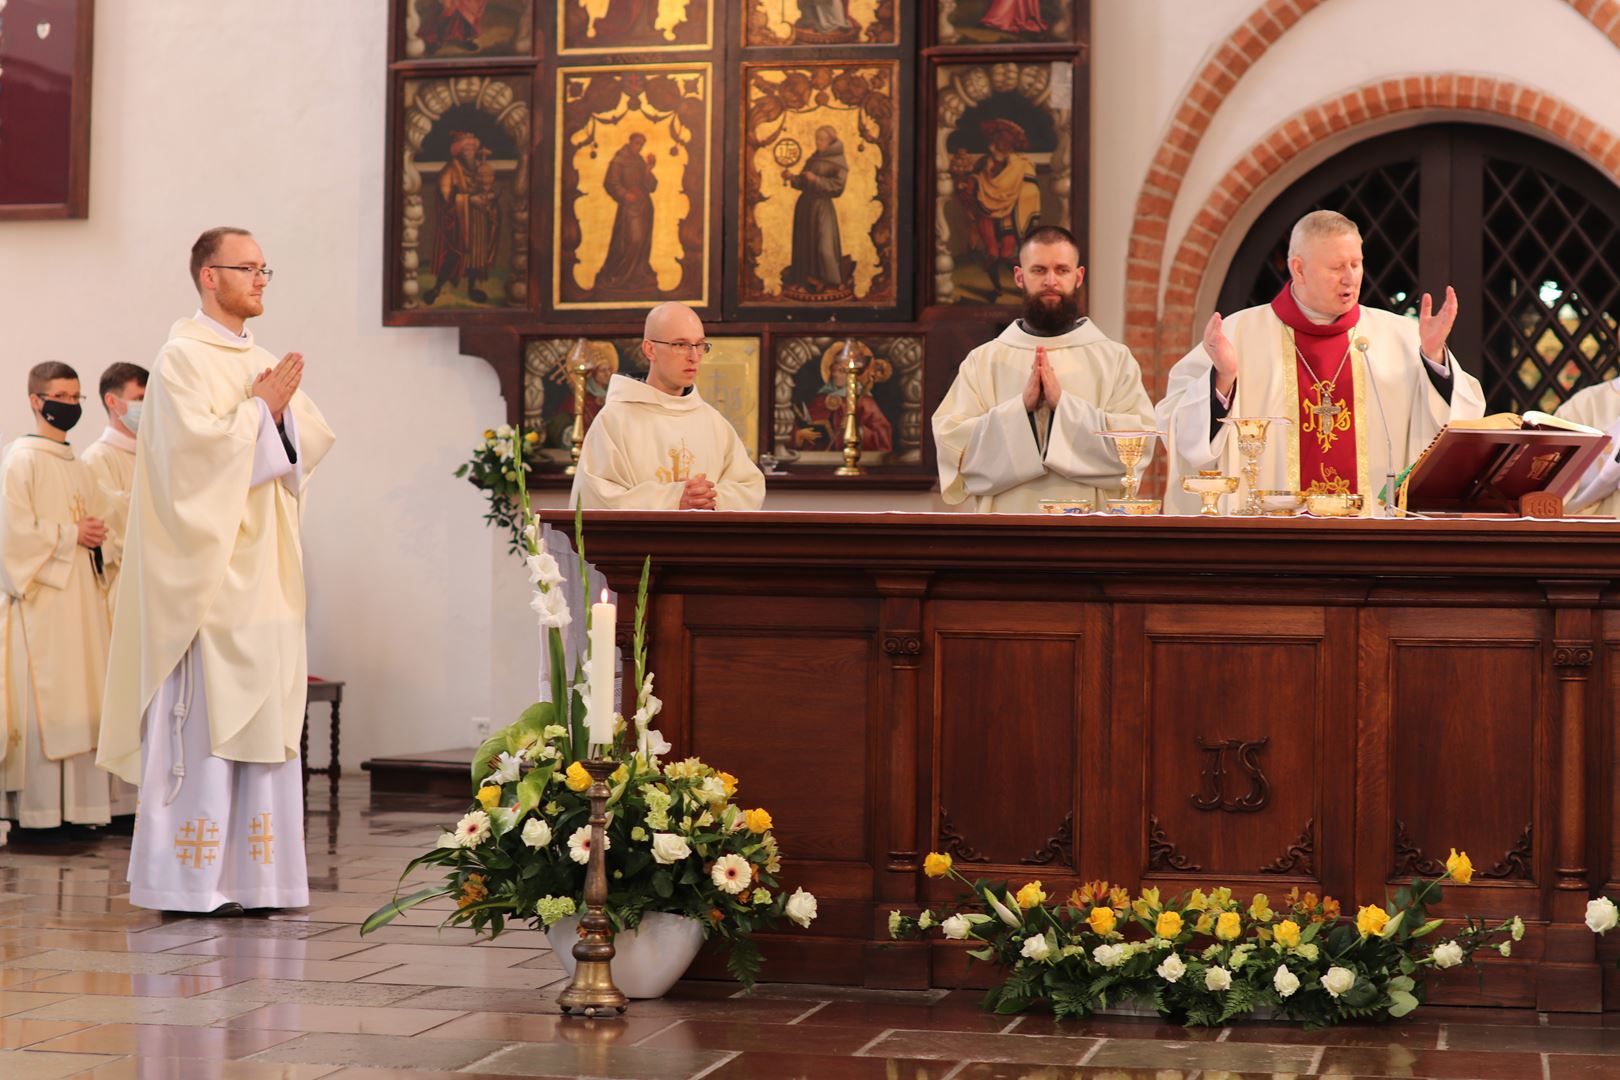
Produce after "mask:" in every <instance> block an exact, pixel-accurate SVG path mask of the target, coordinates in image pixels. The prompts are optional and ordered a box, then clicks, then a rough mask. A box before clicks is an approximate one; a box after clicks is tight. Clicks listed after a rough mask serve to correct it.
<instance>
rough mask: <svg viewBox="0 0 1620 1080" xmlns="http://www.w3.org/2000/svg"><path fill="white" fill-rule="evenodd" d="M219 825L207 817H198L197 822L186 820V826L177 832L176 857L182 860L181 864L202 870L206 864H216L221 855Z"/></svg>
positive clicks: (175, 842) (175, 841)
mask: <svg viewBox="0 0 1620 1080" xmlns="http://www.w3.org/2000/svg"><path fill="white" fill-rule="evenodd" d="M218 837H219V826H217V825H215V824H214V823H213V822H212V821H209V820H208V819H207V818H198V819H197V820H196V822H195V823H193V822H190V821H188V822H186V824H185V827H184V828H182V829H181V830H180V831H179V832H178V833H176V834H175V838H174V849H175V858H177V859H179V860H180V865H181V866H189V867H190V868H191V869H193V870H201V869H202V868H203V867H204V866H205V865H207V866H212V865H214V860H215V859H216V858H218V857H219V839H218Z"/></svg>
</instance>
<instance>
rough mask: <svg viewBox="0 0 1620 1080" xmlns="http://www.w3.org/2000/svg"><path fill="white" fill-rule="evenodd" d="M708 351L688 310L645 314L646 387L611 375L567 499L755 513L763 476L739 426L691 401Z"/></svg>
mask: <svg viewBox="0 0 1620 1080" xmlns="http://www.w3.org/2000/svg"><path fill="white" fill-rule="evenodd" d="M709 349H710V345H709V342H708V340H707V339H706V338H705V337H704V336H703V321H702V320H701V319H699V318H698V317H697V313H696V312H694V311H693V310H692V309H691V308H689V307H687V306H686V305H685V304H680V303H674V302H670V303H665V304H659V305H658V306H657V307H655V308H653V309H652V311H650V312H648V313H647V322H646V327H645V329H644V336H643V339H642V342H641V351H642V355H644V356H645V357H646V358H647V381H646V382H642V381H641V380H639V379H632V378H627V377H626V376H623V375H615V376H613V378H612V379H610V380H609V381H608V390H607V402H606V403H605V404H604V405H603V406H602V410H601V411H600V412H598V413H597V414H596V418H595V419H594V420H592V421H591V426H590V430H588V431H587V432H586V433H585V445H584V446H583V447H581V448H580V454H579V467H578V469H577V470H576V472H575V475H574V489H573V493H572V494H571V495H570V496H569V502H570V503H574V504H578V505H582V506H583V507H584V508H585V509H587V510H591V509H604V510H758V509H759V508H760V505H761V504H762V503H763V502H764V501H765V476H764V474H763V473H761V472H760V471H759V466H757V465H755V464H754V463H753V461H751V460H750V459H749V457H748V449H747V447H745V446H744V445H743V442H742V439H740V438H739V437H738V436H737V432H736V429H735V428H733V427H732V426H731V423H730V422H729V421H728V420H727V419H726V418H725V417H724V416H721V415H720V413H719V411H717V410H716V409H715V408H714V406H712V405H710V404H709V403H708V402H706V401H704V400H703V398H702V397H700V396H699V395H698V391H697V385H696V383H697V375H698V368H699V366H700V365H701V364H702V363H703V358H704V357H705V356H707V355H708V354H709Z"/></svg>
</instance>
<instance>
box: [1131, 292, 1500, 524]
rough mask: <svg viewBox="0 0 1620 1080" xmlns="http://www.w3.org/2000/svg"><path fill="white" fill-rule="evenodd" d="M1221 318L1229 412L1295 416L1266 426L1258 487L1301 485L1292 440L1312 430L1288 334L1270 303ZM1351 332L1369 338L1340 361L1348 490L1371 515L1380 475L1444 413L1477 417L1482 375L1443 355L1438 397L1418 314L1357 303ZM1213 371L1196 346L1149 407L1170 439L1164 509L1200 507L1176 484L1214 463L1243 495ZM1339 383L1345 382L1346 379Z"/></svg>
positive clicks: (1408, 457)
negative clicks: (1350, 465) (1234, 358)
mask: <svg viewBox="0 0 1620 1080" xmlns="http://www.w3.org/2000/svg"><path fill="white" fill-rule="evenodd" d="M1222 324H1223V330H1224V333H1225V334H1226V336H1227V338H1228V339H1229V340H1230V341H1231V342H1232V346H1233V348H1234V349H1236V350H1237V355H1238V379H1237V386H1236V388H1235V390H1234V391H1233V397H1232V400H1231V402H1230V407H1229V408H1228V410H1227V411H1226V415H1227V416H1230V417H1234V418H1235V417H1261V416H1280V417H1287V418H1289V419H1291V420H1293V421H1294V423H1293V424H1289V425H1279V424H1273V425H1272V426H1271V429H1270V430H1269V431H1268V432H1267V437H1266V449H1265V452H1264V453H1263V454H1262V455H1261V456H1260V487H1261V488H1262V489H1270V490H1286V491H1298V490H1300V489H1301V487H1302V486H1304V485H1302V484H1301V482H1300V463H1299V458H1300V451H1299V440H1300V438H1301V437H1305V438H1310V437H1312V436H1311V434H1310V433H1309V432H1306V433H1302V432H1300V430H1299V427H1300V424H1299V422H1298V418H1299V415H1300V408H1301V407H1300V401H1301V398H1300V386H1299V372H1298V364H1297V359H1296V353H1295V351H1294V349H1295V346H1294V340H1293V337H1292V333H1291V331H1290V330H1289V329H1288V327H1286V326H1284V325H1283V322H1282V320H1281V319H1279V318H1278V317H1277V314H1276V312H1275V311H1273V310H1272V308H1271V305H1269V304H1261V305H1258V306H1256V307H1251V308H1244V309H1243V310H1242V311H1238V312H1234V313H1233V314H1231V315H1229V316H1227V317H1226V318H1225V319H1223V320H1222ZM1350 339H1351V341H1352V342H1354V341H1357V340H1361V339H1365V340H1366V342H1367V349H1366V351H1365V352H1363V351H1362V350H1361V349H1359V348H1352V349H1351V350H1350V355H1349V360H1348V362H1347V364H1346V366H1347V367H1348V369H1349V375H1350V380H1351V382H1352V388H1351V392H1352V393H1353V394H1354V398H1353V408H1352V410H1351V411H1352V415H1353V416H1354V417H1355V422H1356V423H1355V446H1356V459H1357V460H1356V478H1355V479H1356V484H1355V487H1354V490H1356V491H1359V492H1361V493H1362V494H1363V495H1364V496H1365V505H1364V509H1363V513H1364V514H1371V513H1372V512H1373V508H1374V507H1375V506H1376V505H1377V495H1378V492H1379V490H1380V489H1381V488H1382V487H1383V485H1384V479H1385V476H1386V475H1387V473H1388V472H1389V471H1390V470H1391V469H1393V470H1395V471H1396V472H1399V471H1400V470H1402V469H1405V468H1406V467H1407V466H1409V465H1411V464H1412V462H1414V461H1416V460H1417V457H1418V455H1419V454H1421V453H1422V452H1423V450H1424V448H1425V447H1427V446H1428V445H1429V442H1430V441H1431V440H1432V439H1433V438H1434V437H1435V436H1436V435H1437V434H1439V432H1440V429H1441V428H1442V427H1444V426H1445V425H1446V424H1447V423H1449V422H1450V421H1451V420H1453V419H1457V420H1473V419H1477V418H1479V417H1481V416H1483V415H1484V414H1485V394H1484V391H1483V390H1482V389H1481V387H1480V385H1479V380H1478V379H1476V378H1474V377H1473V376H1472V375H1470V374H1468V373H1467V372H1466V371H1463V370H1462V369H1461V368H1460V367H1459V366H1458V365H1457V362H1456V360H1455V358H1452V357H1451V356H1450V353H1449V352H1448V353H1447V358H1448V363H1449V365H1450V370H1451V373H1452V376H1451V377H1452V388H1451V401H1450V402H1449V403H1447V401H1446V400H1445V398H1443V397H1441V395H1440V392H1439V391H1438V390H1436V389H1435V388H1434V386H1433V384H1432V383H1431V382H1430V381H1429V376H1428V375H1427V374H1426V373H1425V371H1424V361H1423V359H1422V356H1421V354H1420V353H1419V350H1418V324H1417V320H1416V319H1410V318H1407V317H1405V316H1402V315H1396V314H1394V313H1393V312H1389V311H1382V310H1380V309H1378V308H1370V307H1362V308H1361V317H1360V320H1359V321H1358V322H1357V323H1356V325H1355V327H1354V329H1353V330H1351V331H1350ZM1212 371H1213V365H1212V363H1211V362H1210V359H1209V354H1208V353H1206V352H1205V351H1204V346H1203V344H1202V343H1200V344H1199V345H1197V346H1196V347H1195V348H1194V349H1193V350H1192V351H1191V352H1190V353H1188V354H1187V355H1186V356H1184V357H1182V358H1181V359H1180V360H1178V361H1177V362H1176V365H1175V366H1174V367H1173V368H1171V369H1170V386H1169V391H1168V393H1167V395H1166V396H1165V398H1164V400H1163V401H1161V402H1159V405H1158V408H1157V410H1156V413H1157V417H1158V424H1159V430H1161V431H1163V432H1165V433H1166V441H1167V442H1168V443H1169V458H1170V475H1169V481H1168V485H1167V488H1166V491H1165V499H1164V506H1165V512H1166V513H1171V514H1195V513H1197V512H1198V508H1199V505H1200V501H1199V498H1198V496H1197V495H1189V494H1188V493H1186V492H1185V491H1183V490H1182V487H1181V481H1182V479H1183V478H1185V477H1188V476H1196V475H1197V474H1198V472H1199V470H1201V469H1219V470H1220V471H1221V472H1222V473H1224V474H1226V475H1228V476H1236V477H1239V478H1240V482H1239V488H1238V493H1237V495H1236V496H1235V498H1237V499H1239V500H1241V499H1243V498H1245V497H1246V496H1247V492H1248V488H1247V486H1246V485H1244V484H1243V483H1242V481H1241V477H1242V475H1243V471H1242V463H1243V457H1242V455H1241V454H1240V453H1239V452H1238V444H1237V438H1236V436H1235V435H1233V434H1232V432H1231V431H1230V430H1229V429H1230V428H1231V426H1232V425H1230V424H1217V423H1214V422H1213V421H1212V419H1211V417H1212V411H1211V397H1212V396H1213V394H1214V387H1213V385H1212V382H1213V380H1212V378H1211V372H1212ZM1323 375H1324V377H1327V376H1326V373H1323ZM1369 375H1370V376H1371V378H1370V379H1369ZM1339 381H1340V382H1341V383H1343V382H1344V379H1343V378H1341V379H1340V380H1339ZM1392 454H1393V459H1392V457H1391V455H1392Z"/></svg>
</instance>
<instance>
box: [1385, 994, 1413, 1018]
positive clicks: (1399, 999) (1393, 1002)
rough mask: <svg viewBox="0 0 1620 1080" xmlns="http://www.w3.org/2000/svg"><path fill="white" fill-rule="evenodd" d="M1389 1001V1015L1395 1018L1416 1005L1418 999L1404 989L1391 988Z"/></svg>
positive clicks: (1403, 1014)
mask: <svg viewBox="0 0 1620 1080" xmlns="http://www.w3.org/2000/svg"><path fill="white" fill-rule="evenodd" d="M1389 1001H1390V1005H1389V1015H1390V1016H1392V1017H1395V1018H1397V1019H1398V1018H1400V1017H1402V1016H1405V1015H1406V1014H1407V1013H1409V1012H1411V1011H1412V1010H1413V1009H1415V1008H1417V1007H1418V999H1417V998H1415V997H1413V996H1412V994H1411V993H1410V992H1408V991H1406V990H1391V991H1390V992H1389Z"/></svg>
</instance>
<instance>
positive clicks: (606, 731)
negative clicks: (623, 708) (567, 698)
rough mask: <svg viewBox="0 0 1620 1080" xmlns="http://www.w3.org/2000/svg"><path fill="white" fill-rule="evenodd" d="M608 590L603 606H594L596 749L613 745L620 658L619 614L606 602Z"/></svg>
mask: <svg viewBox="0 0 1620 1080" xmlns="http://www.w3.org/2000/svg"><path fill="white" fill-rule="evenodd" d="M607 596H608V593H607V590H606V589H603V590H602V600H601V602H600V603H596V604H592V605H591V684H590V698H589V703H590V708H589V710H588V711H587V712H586V716H587V717H589V719H590V740H591V742H592V743H593V744H594V745H596V746H606V745H607V744H608V743H611V742H612V741H613V712H614V710H613V682H614V675H615V674H616V672H615V671H614V668H615V667H616V666H617V661H618V657H617V656H616V655H615V653H614V646H613V637H614V628H615V626H616V624H617V621H618V617H619V610H618V608H616V607H615V606H614V605H612V604H610V603H608V602H607Z"/></svg>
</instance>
